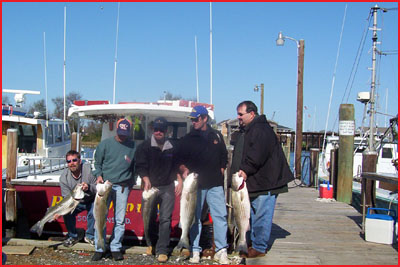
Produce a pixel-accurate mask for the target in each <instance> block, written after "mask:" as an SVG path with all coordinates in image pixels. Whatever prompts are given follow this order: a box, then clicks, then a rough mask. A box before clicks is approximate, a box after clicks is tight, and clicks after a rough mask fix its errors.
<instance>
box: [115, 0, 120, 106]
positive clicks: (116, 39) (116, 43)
mask: <svg viewBox="0 0 400 267" xmlns="http://www.w3.org/2000/svg"><path fill="white" fill-rule="evenodd" d="M119 6H120V3H119V2H118V14H117V34H116V37H115V58H114V88H113V104H115V82H116V79H117V53H118V26H119Z"/></svg>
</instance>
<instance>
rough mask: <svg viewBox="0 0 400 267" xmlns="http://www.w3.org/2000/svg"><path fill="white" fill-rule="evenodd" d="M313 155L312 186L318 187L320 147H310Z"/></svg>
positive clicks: (311, 167)
mask: <svg viewBox="0 0 400 267" xmlns="http://www.w3.org/2000/svg"><path fill="white" fill-rule="evenodd" d="M310 155H311V166H310V174H311V179H310V186H314V187H317V186H318V164H319V160H318V156H319V149H318V148H311V149H310Z"/></svg>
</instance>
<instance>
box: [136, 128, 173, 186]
mask: <svg viewBox="0 0 400 267" xmlns="http://www.w3.org/2000/svg"><path fill="white" fill-rule="evenodd" d="M152 140H153V136H152V137H151V139H148V140H146V141H144V142H143V143H141V144H140V145H139V146H138V147H137V149H136V153H135V164H136V166H135V169H136V173H137V174H139V175H140V177H144V176H148V177H149V179H150V182H151V185H152V186H155V187H157V186H163V185H169V184H171V183H172V182H173V181H174V180H175V178H176V172H177V168H176V165H175V158H174V152H175V146H174V145H173V143H172V142H171V141H168V140H167V141H166V142H165V144H164V147H163V150H162V151H161V149H160V148H159V147H158V145H157V144H156V143H155V140H153V141H152Z"/></svg>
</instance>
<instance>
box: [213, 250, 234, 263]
mask: <svg viewBox="0 0 400 267" xmlns="http://www.w3.org/2000/svg"><path fill="white" fill-rule="evenodd" d="M214 261H216V262H218V263H219V264H230V263H231V262H230V261H229V259H228V254H227V252H226V248H223V249H220V250H219V251H218V252H217V253H215V255H214Z"/></svg>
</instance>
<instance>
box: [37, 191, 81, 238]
mask: <svg viewBox="0 0 400 267" xmlns="http://www.w3.org/2000/svg"><path fill="white" fill-rule="evenodd" d="M84 196H85V193H84V192H83V190H82V184H77V185H76V186H75V187H74V189H73V190H72V191H71V193H70V194H69V195H68V196H67V197H65V198H63V200H61V201H60V202H59V203H58V204H57V205H54V206H53V207H50V208H49V209H48V210H47V211H46V214H45V215H44V217H43V218H42V219H41V220H40V221H38V222H37V223H36V224H35V225H34V226H32V227H31V232H36V233H37V234H38V235H39V236H41V235H42V232H43V227H44V225H45V223H47V222H52V221H53V220H54V215H56V214H58V215H65V214H68V213H72V212H74V210H75V208H76V206H78V204H79V200H81V199H83V197H84Z"/></svg>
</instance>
